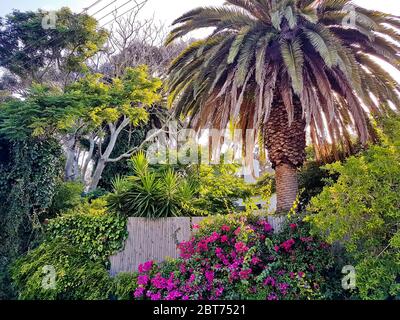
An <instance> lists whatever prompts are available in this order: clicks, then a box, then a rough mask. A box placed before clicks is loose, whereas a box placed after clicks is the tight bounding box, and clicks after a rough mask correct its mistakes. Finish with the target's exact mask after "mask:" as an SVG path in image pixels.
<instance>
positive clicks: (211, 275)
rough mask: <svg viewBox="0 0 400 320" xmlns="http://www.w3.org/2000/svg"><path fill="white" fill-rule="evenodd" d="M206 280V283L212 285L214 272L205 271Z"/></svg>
mask: <svg viewBox="0 0 400 320" xmlns="http://www.w3.org/2000/svg"><path fill="white" fill-rule="evenodd" d="M206 279H207V281H208V283H213V281H214V271H206Z"/></svg>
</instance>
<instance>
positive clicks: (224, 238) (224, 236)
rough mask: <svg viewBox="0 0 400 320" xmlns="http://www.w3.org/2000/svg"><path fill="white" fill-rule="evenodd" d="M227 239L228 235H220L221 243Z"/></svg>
mask: <svg viewBox="0 0 400 320" xmlns="http://www.w3.org/2000/svg"><path fill="white" fill-rule="evenodd" d="M228 240H229V238H228V236H226V235H223V236H222V237H221V242H222V243H225V242H228Z"/></svg>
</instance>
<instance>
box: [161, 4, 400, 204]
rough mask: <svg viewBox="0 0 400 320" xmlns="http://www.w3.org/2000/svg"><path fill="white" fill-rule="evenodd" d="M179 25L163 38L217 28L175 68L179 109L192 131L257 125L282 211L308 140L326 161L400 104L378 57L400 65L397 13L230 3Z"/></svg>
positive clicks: (368, 134) (365, 138)
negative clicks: (377, 117) (376, 119)
mask: <svg viewBox="0 0 400 320" xmlns="http://www.w3.org/2000/svg"><path fill="white" fill-rule="evenodd" d="M174 25H176V27H175V28H174V29H173V30H172V32H171V33H170V35H169V38H168V40H167V43H171V42H173V41H174V40H175V39H177V38H180V37H182V36H184V35H186V34H188V33H189V32H191V31H193V30H196V29H200V28H213V32H212V34H211V35H210V36H208V37H207V38H206V39H204V40H201V41H197V42H195V43H193V44H192V45H191V46H189V47H188V48H187V49H185V50H184V51H183V52H182V53H181V55H180V56H179V57H178V58H177V59H176V60H175V61H174V62H173V63H172V65H171V67H170V78H169V81H168V89H169V92H170V101H171V102H172V103H173V104H174V106H175V112H176V114H177V115H178V116H181V117H189V118H190V125H191V126H192V127H193V128H196V129H200V128H205V127H213V128H217V129H224V128H226V127H227V125H228V123H230V122H231V121H232V120H233V121H234V123H235V124H236V126H237V128H239V129H242V130H243V131H242V132H245V129H254V130H255V131H256V135H255V138H256V139H259V138H260V137H261V138H262V140H263V141H264V143H265V147H266V149H267V151H268V155H269V159H270V161H271V163H272V165H273V168H274V169H275V170H276V184H277V194H278V209H277V211H278V212H282V211H287V210H289V209H290V208H291V206H292V205H293V202H294V201H295V199H296V196H297V192H298V183H297V169H298V167H300V166H302V164H303V163H304V161H305V147H306V141H307V137H309V140H310V141H311V142H312V144H313V146H314V150H315V154H316V156H317V157H318V158H320V159H323V158H324V157H325V156H326V155H327V154H335V155H338V154H339V153H341V154H343V153H345V154H349V153H351V151H352V147H353V145H354V143H355V142H357V143H362V144H367V143H369V142H372V141H374V140H375V139H376V135H375V133H374V130H373V126H372V122H371V119H373V116H374V115H378V114H389V113H390V112H392V111H393V110H397V107H398V106H399V105H400V103H399V102H400V101H399V97H398V95H397V94H398V90H399V84H398V83H397V82H396V81H395V80H394V79H393V77H392V76H391V75H390V74H389V73H388V72H387V71H385V70H386V69H385V68H384V67H382V63H380V61H383V62H386V63H388V64H389V65H391V66H393V67H395V68H396V69H397V70H400V58H399V52H400V50H399V49H400V45H399V42H400V33H399V30H400V19H399V17H397V16H393V15H390V14H384V13H381V12H377V11H370V10H367V9H365V8H361V7H357V6H354V5H351V2H350V1H348V0H315V1H314V0H313V1H312V0H275V1H274V0H227V1H226V3H225V5H224V6H222V7H204V8H197V9H194V10H192V11H189V12H188V13H186V14H184V15H183V16H181V17H180V18H178V19H177V20H175V22H174ZM390 102H392V103H390ZM394 106H395V107H394ZM256 139H255V140H256ZM252 147H253V146H249V145H247V146H246V150H247V152H251V151H252Z"/></svg>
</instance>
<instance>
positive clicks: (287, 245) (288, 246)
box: [281, 239, 296, 252]
mask: <svg viewBox="0 0 400 320" xmlns="http://www.w3.org/2000/svg"><path fill="white" fill-rule="evenodd" d="M295 243H296V242H295V241H294V240H293V239H289V240H287V241H285V242H284V243H282V244H281V247H282V248H283V249H284V250H285V251H286V252H290V251H291V250H292V247H293V245H294V244H295Z"/></svg>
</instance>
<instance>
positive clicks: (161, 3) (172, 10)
mask: <svg viewBox="0 0 400 320" xmlns="http://www.w3.org/2000/svg"><path fill="white" fill-rule="evenodd" d="M96 1H99V3H98V4H97V5H96V6H94V7H93V8H92V9H91V10H89V12H88V13H89V14H90V15H92V14H94V13H96V12H97V11H98V10H100V9H102V8H103V7H104V6H105V5H107V4H109V3H111V2H112V1H115V2H114V3H113V4H112V5H111V6H109V8H108V9H106V10H104V11H102V12H100V13H98V14H95V15H94V16H95V17H96V18H97V19H100V18H101V17H103V16H104V15H105V14H107V13H109V12H110V11H112V10H114V9H116V8H117V7H118V6H120V5H122V4H124V3H126V2H127V0H0V16H4V15H5V14H7V13H9V12H10V11H11V10H12V9H13V8H15V9H19V10H21V11H25V10H36V9H38V8H43V9H47V10H54V9H58V8H60V7H63V6H68V7H70V8H71V9H72V10H73V11H75V12H81V11H82V10H83V9H84V8H87V7H88V6H90V5H92V4H94V3H95V2H96ZM131 1H132V3H129V4H127V5H126V6H124V7H123V8H122V9H120V11H119V12H120V13H123V12H125V10H128V9H129V8H132V7H133V6H134V1H137V2H138V3H140V2H141V1H143V0H131ZM224 2H225V1H224V0H149V1H148V3H147V4H146V6H145V7H144V9H143V11H142V14H141V16H142V17H149V16H152V15H154V17H155V18H156V19H157V20H160V21H163V22H165V23H166V24H167V25H170V24H171V22H172V21H173V20H174V19H175V18H177V17H179V16H180V15H182V14H183V13H185V12H187V11H188V10H191V9H193V8H196V7H199V6H218V5H221V4H223V3H224ZM353 2H354V3H355V4H357V5H359V6H363V7H366V8H368V9H374V10H380V11H384V12H388V13H391V14H395V15H399V16H400V0H380V1H379V0H353ZM110 17H111V15H110ZM108 21H110V19H108V17H106V18H105V19H103V20H102V21H101V23H103V24H104V23H106V22H108ZM193 36H195V37H201V36H204V31H203V32H202V31H200V32H199V33H196V34H193ZM388 70H389V71H390V72H391V73H392V74H393V75H394V76H395V77H396V79H399V82H400V72H398V71H397V70H395V69H394V68H393V67H389V68H388Z"/></svg>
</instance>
